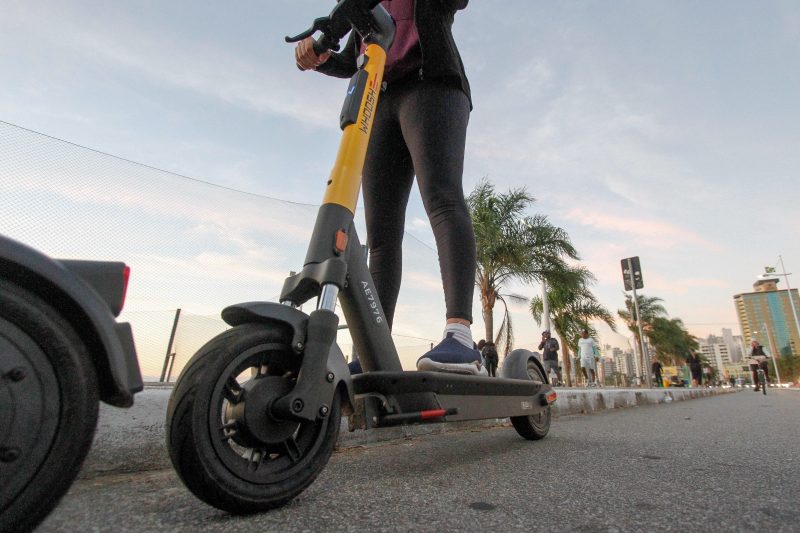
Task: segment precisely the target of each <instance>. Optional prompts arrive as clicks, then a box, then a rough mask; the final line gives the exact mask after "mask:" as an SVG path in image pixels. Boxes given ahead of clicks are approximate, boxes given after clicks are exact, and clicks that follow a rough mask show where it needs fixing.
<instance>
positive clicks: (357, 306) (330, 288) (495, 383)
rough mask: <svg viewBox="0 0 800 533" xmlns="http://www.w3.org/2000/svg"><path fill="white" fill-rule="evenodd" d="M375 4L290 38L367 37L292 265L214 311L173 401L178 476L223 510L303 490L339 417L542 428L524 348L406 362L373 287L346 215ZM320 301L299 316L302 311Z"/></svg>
mask: <svg viewBox="0 0 800 533" xmlns="http://www.w3.org/2000/svg"><path fill="white" fill-rule="evenodd" d="M376 4H377V2H376V1H375V0H340V1H339V2H338V3H337V4H336V6H335V7H334V8H333V11H331V13H330V14H329V15H328V16H327V17H322V18H318V19H316V20H315V21H314V24H313V26H312V27H311V28H310V29H309V30H307V31H306V32H304V33H303V34H301V35H298V36H295V37H292V38H288V37H287V41H289V42H296V41H299V40H300V39H303V38H305V37H307V36H310V35H313V34H314V33H316V32H317V31H319V32H321V34H322V35H321V37H320V38H319V39H318V40H317V41H316V45H315V51H316V52H317V53H318V54H321V53H323V52H325V51H327V50H337V49H338V47H339V45H338V43H339V41H340V39H342V38H343V37H344V36H345V35H346V34H347V33H348V32H349V31H350V30H351V28H352V29H353V30H354V31H357V32H358V33H359V34H360V35H361V36H362V37H363V40H364V43H365V44H366V45H367V47H366V51H365V53H364V54H363V55H362V57H361V58H360V59H359V70H358V72H357V73H356V74H355V75H354V76H353V78H352V79H351V81H350V85H349V87H348V91H347V96H346V98H345V101H344V105H343V107H342V113H341V118H340V125H341V128H342V129H343V134H342V140H341V145H340V148H339V154H338V156H337V159H336V164H335V165H334V167H333V170H332V172H331V174H330V177H329V179H328V182H327V188H326V192H325V197H324V200H323V203H322V206H321V207H320V209H319V213H318V215H317V221H316V225H315V227H314V232H313V235H312V237H311V242H310V244H309V247H308V252H307V255H306V259H305V264H304V266H303V269H302V271H301V272H299V273H298V274H296V275H292V276H290V277H289V278H287V279H286V281H285V283H284V286H283V290H282V292H281V296H280V303H268V302H248V303H242V304H238V305H233V306H231V307H228V308H226V309H224V310H223V311H222V318H223V319H224V320H225V322H227V323H228V324H229V325H230V326H232V328H231V329H229V330H228V331H226V332H224V333H222V334H220V335H219V336H217V337H216V338H214V339H212V340H211V341H210V342H208V343H207V344H206V345H205V346H204V347H203V348H201V349H200V350H199V351H198V352H197V354H195V355H194V357H193V358H192V359H191V360H190V361H189V363H188V364H187V365H186V367H185V368H184V370H183V372H182V373H181V375H180V377H179V378H178V381H177V383H176V385H175V389H174V391H173V393H172V397H171V398H170V402H169V407H168V412H167V447H168V449H169V453H170V458H171V460H172V464H173V465H174V467H175V470H176V471H177V473H178V475H179V476H180V478H181V479H182V480H183V482H184V484H185V485H186V486H187V487H188V488H189V489H190V490H191V491H192V492H193V493H194V494H195V495H196V496H197V497H199V498H200V499H202V500H203V501H205V502H207V503H209V504H211V505H213V506H215V507H218V508H219V509H223V510H226V511H229V512H232V513H250V512H258V511H263V510H266V509H270V508H274V507H277V506H281V505H284V504H286V503H287V502H289V501H290V500H291V499H292V498H294V497H295V496H297V495H298V494H299V493H300V492H301V491H303V490H304V489H305V488H306V487H308V486H309V485H310V484H311V482H312V481H313V480H314V479H315V478H316V477H317V475H318V474H319V473H320V472H321V471H322V469H323V468H324V466H325V464H326V463H327V461H328V459H329V458H330V455H331V453H332V451H333V448H334V445H335V444H336V439H337V436H338V432H339V426H340V419H341V416H342V414H343V413H344V414H351V415H354V416H355V415H366V416H364V417H363V418H362V420H363V422H364V426H365V427H367V428H373V427H385V426H393V425H400V424H412V423H426V422H451V421H458V420H475V419H485V418H504V417H510V418H511V422H512V424H513V425H514V428H515V429H516V430H517V432H518V433H519V434H520V435H521V436H522V437H524V438H526V439H531V440H537V439H541V438H543V437H544V436H545V435H546V434H547V432H548V430H549V427H550V404H551V403H552V402H553V401H555V398H556V393H555V392H554V391H553V389H552V387H551V386H550V385H549V384H548V382H547V377H546V375H545V372H544V369H543V368H542V365H541V364H540V363H539V361H538V360H537V358H536V357H535V356H534V354H533V353H531V352H529V351H527V350H514V351H513V352H511V353H510V354H508V356H507V357H506V358H505V360H504V363H503V367H502V369H501V371H500V376H501V377H500V378H487V377H475V376H464V375H455V374H444V373H435V372H416V371H414V372H404V371H403V369H402V367H401V365H400V359H399V357H398V355H397V350H396V348H395V346H394V343H393V342H392V337H391V334H390V332H389V328H388V326H387V324H386V319H385V315H384V313H383V309H382V307H381V304H380V302H379V301H378V297H377V295H376V292H375V288H374V284H373V281H372V278H371V277H370V274H369V270H368V268H367V264H366V262H365V260H364V254H363V252H362V249H361V244H360V242H359V239H358V236H357V235H356V231H355V228H354V226H353V214H354V212H355V206H356V201H357V199H358V193H359V188H360V185H361V170H362V167H363V163H364V156H365V153H366V149H367V144H368V142H369V136H370V132H371V128H372V119H373V116H374V111H375V109H376V106H377V105H378V99H379V96H380V87H381V81H382V79H383V70H384V65H385V61H386V51H387V50H388V49H389V47H390V46H391V43H392V40H393V38H394V33H395V26H394V21H393V20H392V18H391V16H389V14H388V13H387V12H386V10H385V9H383V8H382V7H381V6H377V7H376ZM312 298H316V299H317V308H316V310H315V311H313V312H311V314H310V315H307V314H305V313H303V312H302V311H300V310H299V309H298V307H299V306H300V305H301V304H303V303H304V302H307V301H308V300H310V299H312ZM337 300H338V302H339V303H340V304H341V306H342V311H343V313H344V316H345V319H346V321H347V326H348V328H349V329H350V333H351V335H352V338H353V342H354V347H355V350H356V351H357V353H358V354H359V358H360V361H361V365H362V367H363V369H364V371H365V372H364V373H363V374H359V375H356V376H351V375H350V373H349V371H348V368H347V365H346V364H345V359H344V357H343V356H342V352H341V351H340V349H339V347H338V346H337V345H336V331H337V326H338V317H337V315H336V314H335V313H334V310H335V308H336V303H337Z"/></svg>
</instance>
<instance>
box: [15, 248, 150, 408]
mask: <svg viewBox="0 0 800 533" xmlns="http://www.w3.org/2000/svg"><path fill="white" fill-rule="evenodd" d="M65 264H72V265H73V266H75V265H77V264H83V265H92V266H90V267H88V268H89V269H90V270H92V271H97V272H106V273H108V272H111V271H116V270H118V269H120V268H122V267H124V265H123V264H122V263H111V262H94V261H92V262H85V261H82V262H70V261H65V262H63V263H62V262H61V261H58V260H55V259H51V258H50V257H48V256H46V255H44V254H43V253H41V252H39V251H37V250H35V249H33V248H31V247H29V246H27V245H24V244H22V243H20V242H17V241H14V240H12V239H9V238H8V237H4V236H2V235H0V277H3V278H4V279H7V280H8V281H10V282H12V283H15V284H16V285H18V286H20V287H22V288H24V289H26V290H28V291H30V292H32V293H34V294H36V295H37V296H39V297H40V298H42V299H43V300H44V301H46V302H47V303H49V304H50V305H52V306H53V307H54V308H55V309H56V310H58V312H59V313H61V314H62V316H63V317H64V318H65V319H66V320H67V321H68V322H69V323H70V325H71V326H72V327H73V328H74V329H75V331H76V333H77V334H78V335H79V336H80V338H81V340H82V341H83V342H84V344H85V345H86V347H87V349H88V350H89V353H90V355H91V357H92V363H93V364H94V366H95V369H96V371H97V375H98V387H99V389H100V399H101V400H103V401H104V402H106V403H109V404H111V405H115V406H117V407H129V406H131V405H132V404H133V395H134V394H135V393H137V392H139V391H141V390H142V388H143V383H142V376H141V372H140V370H139V362H138V360H137V357H136V348H135V346H134V343H133V334H132V332H131V327H130V324H128V323H124V322H122V323H119V322H117V321H116V320H115V319H114V316H115V315H114V313H115V312H117V313H118V312H119V310H118V309H116V310H112V308H111V306H110V305H109V304H108V298H112V299H113V295H110V293H109V294H106V297H103V296H101V295H100V294H98V292H97V291H96V290H95V288H94V287H93V286H92V285H91V284H90V283H88V282H87V281H86V280H84V279H83V278H82V277H81V276H80V275H79V274H78V273H76V272H72V271H70V270H69V269H68V268H67V267H66V266H65ZM78 270H80V269H78ZM104 292H105V290H104ZM117 300H118V301H121V299H120V298H117Z"/></svg>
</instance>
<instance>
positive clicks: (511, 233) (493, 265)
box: [467, 178, 578, 353]
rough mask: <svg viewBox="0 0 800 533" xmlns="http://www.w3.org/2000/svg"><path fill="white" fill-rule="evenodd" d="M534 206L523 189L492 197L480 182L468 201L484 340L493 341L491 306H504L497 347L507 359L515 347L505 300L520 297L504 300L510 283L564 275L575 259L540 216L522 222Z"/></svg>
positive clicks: (559, 233) (490, 188)
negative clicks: (566, 261) (473, 236)
mask: <svg viewBox="0 0 800 533" xmlns="http://www.w3.org/2000/svg"><path fill="white" fill-rule="evenodd" d="M534 201H535V199H534V198H533V196H531V195H530V194H528V192H527V191H526V190H525V189H524V188H520V189H511V190H509V191H508V192H507V193H496V192H495V190H494V186H493V185H492V184H491V183H490V182H489V181H488V180H487V179H486V178H484V179H483V180H481V181H480V182H479V183H478V185H477V186H476V187H475V190H473V191H472V193H470V195H469V196H468V197H467V206H468V207H469V211H470V216H471V217H472V224H473V227H474V229H475V244H476V248H477V260H478V265H477V269H476V272H475V285H476V286H477V287H478V290H479V291H480V295H481V310H482V314H483V322H484V325H485V328H486V331H485V333H486V337H485V338H486V339H495V336H494V306H495V304H496V303H497V301H498V300H499V301H501V302H502V303H503V305H504V306H505V311H504V313H503V320H502V322H501V326H500V330H499V332H498V335H497V338H496V339H495V344H496V345H497V346H498V351H500V346H501V344H502V345H503V346H504V351H503V353H508V351H509V350H510V348H511V346H512V345H513V328H512V324H511V315H510V314H509V311H508V302H507V300H509V299H510V300H519V299H522V298H523V297H521V296H518V295H511V294H502V293H501V290H502V288H503V285H504V284H506V283H508V282H509V281H511V280H516V281H520V282H522V283H532V282H534V281H538V280H542V279H546V278H548V277H549V276H556V275H558V273H559V272H563V271H565V270H566V269H567V265H566V263H565V261H564V256H566V257H570V258H573V259H577V258H578V253H577V252H576V251H575V248H574V247H573V246H572V243H571V242H570V239H569V235H567V233H566V232H565V231H564V230H563V229H561V228H558V227H556V226H553V225H552V224H550V222H549V221H548V220H547V217H546V216H544V215H535V216H526V215H525V214H524V213H525V210H526V209H527V208H528V207H529V206H530V205H531V204H532V203H533V202H534Z"/></svg>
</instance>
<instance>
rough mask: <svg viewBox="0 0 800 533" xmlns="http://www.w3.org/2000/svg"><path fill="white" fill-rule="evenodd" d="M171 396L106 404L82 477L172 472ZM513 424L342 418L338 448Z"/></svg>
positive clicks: (586, 393) (589, 398)
mask: <svg viewBox="0 0 800 533" xmlns="http://www.w3.org/2000/svg"><path fill="white" fill-rule="evenodd" d="M737 390H741V389H563V388H558V389H556V391H557V392H558V401H556V403H555V404H554V405H553V416H555V417H559V416H566V415H576V414H584V413H593V412H598V411H604V410H608V409H619V408H623V407H634V406H638V405H659V404H668V403H670V402H672V401H680V400H690V399H694V398H703V397H708V396H714V395H718V394H723V393H730V392H735V391H737ZM171 393H172V387H171V386H163V385H155V386H147V387H145V390H144V391H142V392H141V393H139V394H137V395H136V401H135V404H134V406H133V407H131V408H130V409H119V408H115V407H111V406H108V405H106V404H100V416H99V420H98V425H97V433H96V434H95V438H94V443H93V445H92V449H91V450H90V451H89V454H88V456H87V457H86V461H85V462H84V465H83V469H82V470H81V473H80V476H79V477H81V478H92V477H97V476H100V475H104V474H111V473H122V472H138V471H145V470H158V469H164V468H170V467H171V463H170V460H169V454H168V452H167V448H166V442H165V429H164V422H165V417H166V409H167V402H168V401H169V396H170V394H171ZM508 424H509V421H508V419H507V418H502V419H490V420H479V421H468V422H455V423H448V424H444V423H440V424H426V425H415V426H401V427H393V428H382V429H372V430H368V431H366V430H356V431H353V432H350V431H348V428H347V420H346V419H342V426H341V430H340V432H339V443H338V445H339V447H344V448H347V447H354V446H364V445H368V444H373V443H377V442H384V441H391V440H397V439H404V438H407V437H412V436H418V435H430V434H440V433H447V432H448V431H463V430H464V429H468V428H477V427H492V426H502V425H508Z"/></svg>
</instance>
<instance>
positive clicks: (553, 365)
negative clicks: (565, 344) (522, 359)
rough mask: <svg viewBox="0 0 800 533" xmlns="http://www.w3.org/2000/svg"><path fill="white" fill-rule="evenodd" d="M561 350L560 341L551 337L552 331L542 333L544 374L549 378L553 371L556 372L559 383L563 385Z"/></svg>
mask: <svg viewBox="0 0 800 533" xmlns="http://www.w3.org/2000/svg"><path fill="white" fill-rule="evenodd" d="M559 348H560V346H559V345H558V341H557V340H556V339H554V338H553V337H552V336H551V335H550V330H547V329H546V330H544V331H543V332H542V342H540V343H539V349H540V350H542V363H543V364H544V373H545V374H547V375H548V376H549V375H550V371H551V370H552V371H553V372H555V374H556V379H557V380H558V382H559V383H561V367H560V366H558V350H559Z"/></svg>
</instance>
